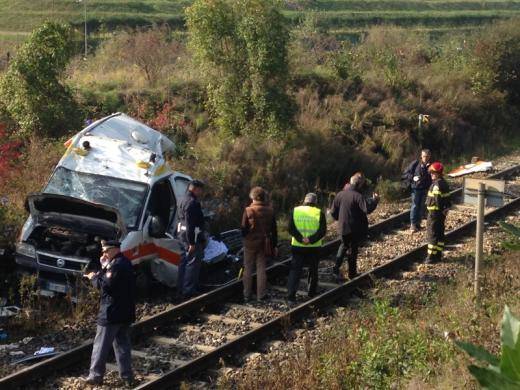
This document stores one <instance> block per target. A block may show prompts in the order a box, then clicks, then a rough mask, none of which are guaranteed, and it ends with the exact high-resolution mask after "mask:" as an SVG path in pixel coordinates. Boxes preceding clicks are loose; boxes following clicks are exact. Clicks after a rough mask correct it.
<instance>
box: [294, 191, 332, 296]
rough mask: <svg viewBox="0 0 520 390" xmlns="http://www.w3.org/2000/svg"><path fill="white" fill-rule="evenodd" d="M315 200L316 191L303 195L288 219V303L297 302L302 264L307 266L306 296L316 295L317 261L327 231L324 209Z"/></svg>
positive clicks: (316, 198)
mask: <svg viewBox="0 0 520 390" xmlns="http://www.w3.org/2000/svg"><path fill="white" fill-rule="evenodd" d="M317 201H318V197H317V196H316V194H314V193H308V194H307V195H305V200H304V202H303V206H298V207H295V208H294V210H293V212H292V215H291V217H290V219H289V234H290V235H291V236H292V241H291V249H292V260H291V272H290V273H289V281H288V286H287V290H288V296H287V299H288V300H289V301H290V302H295V301H296V291H297V290H298V284H299V282H300V276H301V273H302V268H303V266H304V264H305V265H307V266H308V267H309V280H308V282H309V289H308V294H309V297H313V296H314V295H316V290H317V288H318V263H319V260H320V259H319V256H320V253H321V246H322V243H323V237H324V236H325V234H326V232H327V222H326V220H325V214H324V213H323V211H321V210H320V209H319V208H318V207H317V206H316V204H317Z"/></svg>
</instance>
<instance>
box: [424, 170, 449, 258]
mask: <svg viewBox="0 0 520 390" xmlns="http://www.w3.org/2000/svg"><path fill="white" fill-rule="evenodd" d="M428 170H429V172H430V174H431V176H432V184H431V186H430V189H429V190H428V195H427V197H426V209H427V210H428V220H427V225H426V226H427V229H428V257H427V258H426V262H427V263H434V262H437V261H440V260H441V258H442V252H443V251H444V229H445V222H446V216H447V215H448V210H449V208H450V207H451V200H450V189H449V186H448V183H447V182H446V180H444V178H443V176H442V173H443V170H444V167H443V166H442V164H441V163H440V162H434V163H433V164H431V165H430V168H429V169H428Z"/></svg>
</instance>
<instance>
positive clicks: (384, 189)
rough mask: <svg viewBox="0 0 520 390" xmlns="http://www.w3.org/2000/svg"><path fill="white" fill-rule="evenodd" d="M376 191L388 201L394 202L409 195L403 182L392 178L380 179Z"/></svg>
mask: <svg viewBox="0 0 520 390" xmlns="http://www.w3.org/2000/svg"><path fill="white" fill-rule="evenodd" d="M376 192H377V193H379V195H380V196H381V198H382V199H384V200H385V201H387V202H394V201H397V200H399V199H402V198H403V197H405V196H408V195H409V194H407V193H406V192H405V189H404V187H403V184H402V183H401V182H395V181H392V180H387V179H384V180H380V181H379V182H378V183H377V186H376Z"/></svg>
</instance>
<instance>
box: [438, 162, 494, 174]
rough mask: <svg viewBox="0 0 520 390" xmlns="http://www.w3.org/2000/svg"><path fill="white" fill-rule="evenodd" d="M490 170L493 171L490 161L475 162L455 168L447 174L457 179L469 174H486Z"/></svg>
mask: <svg viewBox="0 0 520 390" xmlns="http://www.w3.org/2000/svg"><path fill="white" fill-rule="evenodd" d="M491 169H493V163H492V162H491V161H477V162H476V163H471V164H466V165H462V166H460V167H458V168H455V169H454V170H452V171H451V172H450V173H448V176H450V177H458V176H464V175H467V174H469V173H475V172H487V171H490V170H491Z"/></svg>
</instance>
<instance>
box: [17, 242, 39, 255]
mask: <svg viewBox="0 0 520 390" xmlns="http://www.w3.org/2000/svg"><path fill="white" fill-rule="evenodd" d="M16 253H19V254H20V255H23V256H27V257H32V258H35V257H36V248H35V247H34V245H31V244H27V243H26V242H19V243H18V244H16Z"/></svg>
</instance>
